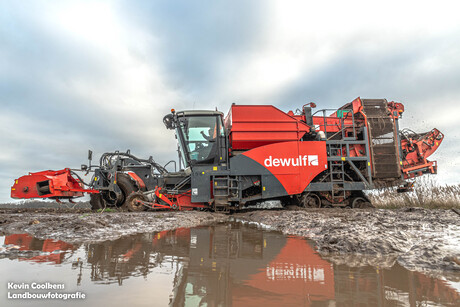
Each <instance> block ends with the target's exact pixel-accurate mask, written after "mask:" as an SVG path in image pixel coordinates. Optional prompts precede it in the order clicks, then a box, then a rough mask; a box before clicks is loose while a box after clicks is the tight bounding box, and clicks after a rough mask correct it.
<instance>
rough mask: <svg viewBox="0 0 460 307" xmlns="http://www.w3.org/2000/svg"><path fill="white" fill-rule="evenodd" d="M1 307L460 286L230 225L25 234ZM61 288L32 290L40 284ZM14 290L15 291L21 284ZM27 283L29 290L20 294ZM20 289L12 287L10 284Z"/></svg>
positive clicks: (321, 298) (323, 298) (4, 250)
mask: <svg viewBox="0 0 460 307" xmlns="http://www.w3.org/2000/svg"><path fill="white" fill-rule="evenodd" d="M0 246H1V248H0V272H2V274H1V275H0V287H1V291H0V293H1V297H0V305H2V306H6V305H8V306H19V305H20V306H24V305H31V306H36V305H39V304H38V303H39V302H37V300H34V299H17V298H16V299H14V298H8V295H9V296H10V297H11V296H14V295H15V294H24V293H25V292H30V293H46V292H50V291H51V292H56V293H75V292H79V293H83V294H85V299H84V302H83V301H82V299H69V300H66V301H65V302H64V303H63V301H62V300H57V299H55V300H43V301H42V302H40V304H41V303H42V304H45V303H46V305H47V306H61V305H62V304H65V305H69V306H74V305H75V306H76V305H81V304H90V305H91V306H94V305H97V304H101V305H102V304H103V305H107V306H111V305H113V306H119V305H149V306H165V305H168V304H169V305H171V306H280V305H285V306H318V305H319V306H335V305H340V306H343V305H346V306H348V305H371V306H383V305H385V306H387V305H389V306H420V305H423V306H424V305H434V306H436V305H440V306H444V305H458V304H460V287H459V285H458V284H455V283H452V282H447V281H445V280H442V279H435V278H430V277H428V276H426V275H423V274H421V273H417V272H411V271H408V270H406V269H404V268H402V267H401V266H399V265H397V264H396V265H394V266H393V267H392V268H391V269H379V268H376V267H371V266H367V267H359V268H353V267H349V266H347V265H334V264H332V263H330V262H328V261H326V260H324V259H322V258H321V257H320V256H319V255H318V254H317V253H316V252H315V250H314V245H313V244H312V242H310V241H308V240H305V239H303V238H300V237H294V236H284V235H282V234H280V233H278V232H273V231H269V230H263V229H260V228H257V227H255V226H252V225H242V224H240V223H225V224H218V225H214V226H206V227H197V228H191V229H186V228H182V229H176V230H173V231H163V232H158V233H152V234H139V235H134V236H129V237H124V238H121V239H119V240H115V241H107V242H104V243H98V244H91V243H84V244H79V245H72V244H68V243H66V242H62V241H57V240H51V239H48V240H39V239H36V238H34V237H32V236H30V235H27V234H13V235H6V236H3V237H0ZM46 283H48V284H50V285H58V284H59V285H62V287H63V289H58V290H49V289H45V290H43V289H33V288H32V285H33V284H35V285H37V284H46ZM15 285H16V286H15ZM21 285H23V287H27V286H28V287H29V289H24V288H21ZM14 287H16V288H18V287H19V288H20V289H11V288H14Z"/></svg>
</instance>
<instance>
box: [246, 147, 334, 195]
mask: <svg viewBox="0 0 460 307" xmlns="http://www.w3.org/2000/svg"><path fill="white" fill-rule="evenodd" d="M243 155H245V156H247V157H249V158H251V159H253V160H255V161H256V162H258V163H259V164H261V165H262V166H264V167H265V168H267V169H268V170H269V171H270V173H272V174H273V175H274V176H275V177H276V178H277V179H278V180H279V182H280V183H281V184H282V185H283V187H284V188H285V189H286V192H287V193H288V194H289V195H292V194H299V193H302V192H303V191H304V190H305V188H306V187H307V186H308V185H309V184H310V182H311V181H312V180H313V178H315V177H316V176H317V175H318V174H319V173H321V172H322V171H324V170H326V169H327V154H326V142H321V141H311V142H284V143H276V144H270V145H266V146H261V147H258V148H254V149H252V150H248V151H246V152H244V153H243ZM293 164H294V165H293Z"/></svg>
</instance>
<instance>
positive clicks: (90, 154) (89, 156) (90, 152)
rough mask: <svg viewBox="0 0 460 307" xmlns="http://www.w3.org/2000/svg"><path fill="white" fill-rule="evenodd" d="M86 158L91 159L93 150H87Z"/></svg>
mask: <svg viewBox="0 0 460 307" xmlns="http://www.w3.org/2000/svg"><path fill="white" fill-rule="evenodd" d="M88 160H89V161H91V160H93V152H92V151H91V150H88Z"/></svg>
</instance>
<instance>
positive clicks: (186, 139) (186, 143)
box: [163, 110, 227, 168]
mask: <svg viewBox="0 0 460 307" xmlns="http://www.w3.org/2000/svg"><path fill="white" fill-rule="evenodd" d="M222 118H223V113H221V112H218V111H195V110H193V111H180V112H177V113H175V112H173V113H172V114H168V115H166V116H165V118H164V119H163V121H164V123H165V125H166V127H167V128H168V129H175V130H176V136H177V138H178V142H179V160H180V164H181V165H184V166H185V167H184V168H187V167H190V168H193V167H194V166H198V165H200V166H206V165H213V166H217V165H226V161H227V139H226V133H225V129H224V125H223V120H222Z"/></svg>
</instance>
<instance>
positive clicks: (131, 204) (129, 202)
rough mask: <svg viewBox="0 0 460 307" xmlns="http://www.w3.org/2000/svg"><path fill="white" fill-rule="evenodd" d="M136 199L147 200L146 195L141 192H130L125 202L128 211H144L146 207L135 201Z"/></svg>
mask: <svg viewBox="0 0 460 307" xmlns="http://www.w3.org/2000/svg"><path fill="white" fill-rule="evenodd" d="M138 200H140V201H147V197H146V196H145V195H144V194H143V193H142V192H134V193H131V194H130V195H129V196H128V198H127V199H126V202H125V207H126V209H128V211H130V212H140V211H144V210H145V209H146V207H145V206H144V205H143V204H141V203H139V202H137V201H138Z"/></svg>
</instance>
